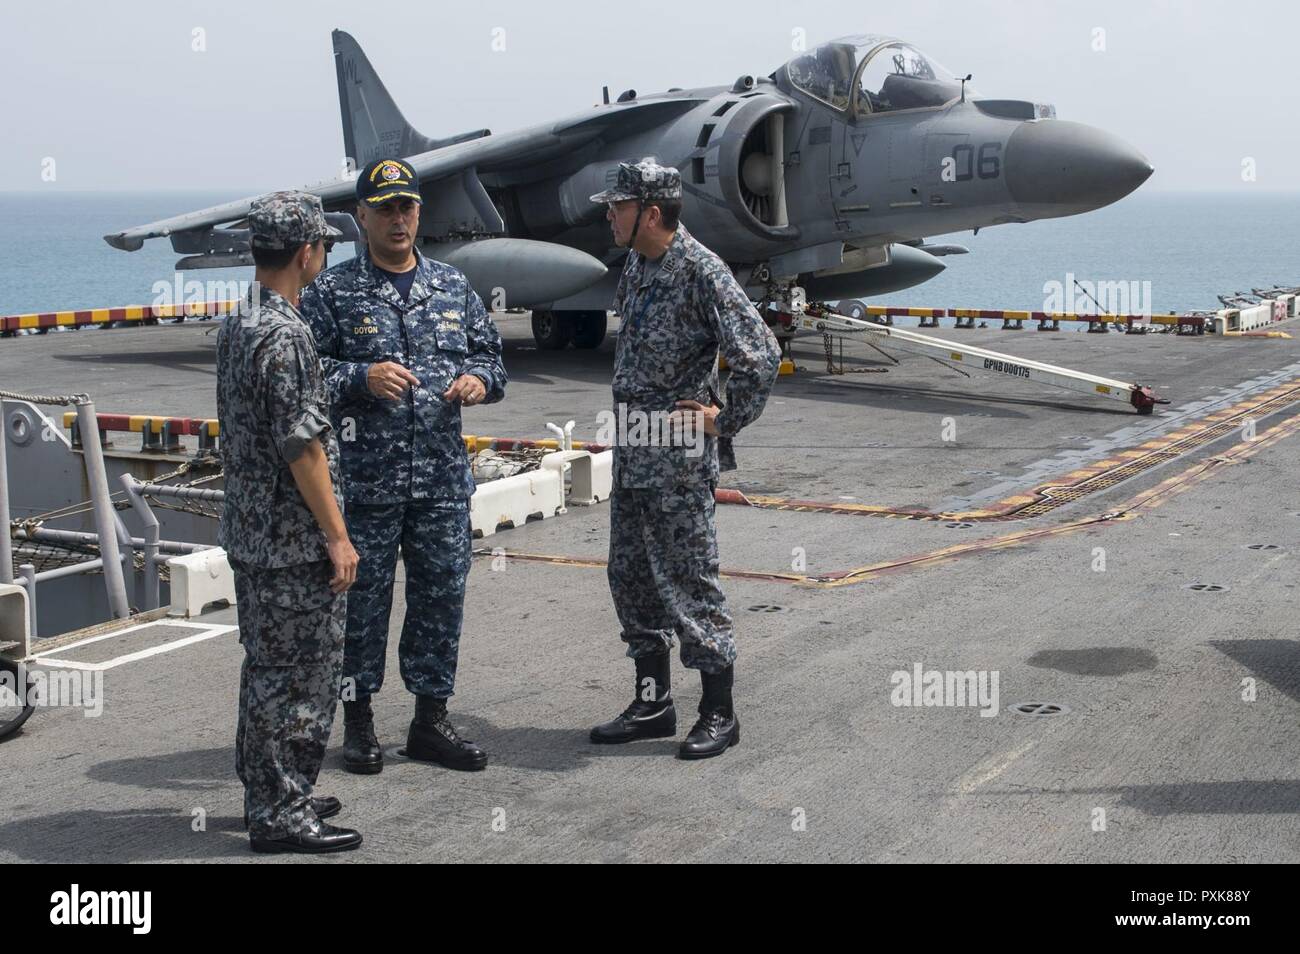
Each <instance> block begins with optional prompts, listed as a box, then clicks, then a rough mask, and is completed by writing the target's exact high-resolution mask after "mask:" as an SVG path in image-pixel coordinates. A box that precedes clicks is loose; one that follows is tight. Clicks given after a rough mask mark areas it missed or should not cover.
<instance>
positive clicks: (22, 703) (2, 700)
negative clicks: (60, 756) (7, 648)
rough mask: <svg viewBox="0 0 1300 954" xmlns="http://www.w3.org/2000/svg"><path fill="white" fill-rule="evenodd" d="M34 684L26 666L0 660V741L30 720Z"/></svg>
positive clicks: (9, 660)
mask: <svg viewBox="0 0 1300 954" xmlns="http://www.w3.org/2000/svg"><path fill="white" fill-rule="evenodd" d="M34 683H35V679H34V678H33V677H32V674H31V673H30V672H29V671H28V669H27V667H26V666H24V665H21V664H19V663H16V662H14V661H13V660H11V659H0V739H4V738H7V737H8V736H11V735H13V734H14V733H15V732H17V731H18V730H19V729H21V728H22V727H23V723H24V722H26V721H27V720H28V719H29V718H31V715H32V710H33V708H34V707H33V705H32V702H31V699H32V695H33V693H32V686H33V684H34ZM20 693H21V695H19V694H20Z"/></svg>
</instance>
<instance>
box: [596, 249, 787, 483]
mask: <svg viewBox="0 0 1300 954" xmlns="http://www.w3.org/2000/svg"><path fill="white" fill-rule="evenodd" d="M644 269H645V263H644V259H643V258H642V256H641V255H640V254H638V253H637V252H634V251H629V252H628V256H627V261H626V262H625V264H624V265H623V274H622V277H621V278H620V279H619V283H618V290H617V291H616V292H615V294H614V311H615V312H617V313H618V314H619V315H620V316H622V323H621V325H620V326H619V333H618V342H617V345H616V347H615V351H614V382H613V389H614V401H615V404H616V407H615V411H614V412H615V415H619V414H620V412H621V410H622V409H623V408H626V410H627V411H634V410H635V411H640V412H655V411H659V412H663V411H671V410H672V408H673V407H674V405H675V404H676V402H677V401H679V400H694V401H699V402H700V403H701V404H710V403H712V404H717V405H719V406H721V407H722V408H723V410H722V411H721V413H719V414H718V417H717V421H716V424H717V428H718V431H719V433H720V434H721V435H722V439H721V440H719V439H717V438H714V437H712V436H705V437H704V441H703V453H693V454H692V453H688V450H692V449H691V448H689V447H687V446H683V445H682V444H681V443H678V444H677V446H662V445H661V446H646V442H644V441H637V440H634V439H632V438H631V437H630V436H629V437H628V439H626V440H624V439H623V437H622V436H620V439H619V441H618V446H616V448H615V451H614V480H615V484H616V486H620V487H677V486H698V485H700V484H702V483H706V482H711V481H716V480H717V479H718V473H719V470H720V469H723V470H730V469H732V468H734V467H735V460H734V457H733V455H732V454H731V438H733V437H735V435H736V434H737V433H738V432H739V431H740V429H741V428H743V427H745V426H746V425H748V424H750V423H751V422H752V421H754V420H756V419H757V418H758V416H759V415H760V414H761V413H763V405H764V403H765V402H766V401H767V395H768V393H769V392H770V391H771V389H772V384H773V382H775V380H776V376H777V371H778V368H779V366H780V361H781V353H780V348H779V346H778V345H777V342H776V336H775V335H773V334H772V330H771V329H770V328H768V327H767V324H766V323H765V322H764V321H763V319H762V318H761V317H760V316H759V314H758V312H757V311H756V310H755V309H754V306H753V305H752V304H751V303H750V301H749V297H748V296H747V295H746V294H745V291H744V289H743V288H741V287H740V284H739V283H738V282H737V281H736V279H735V276H733V275H732V274H731V269H730V268H728V267H727V266H726V264H725V263H724V262H723V261H722V260H721V259H720V258H718V256H716V255H714V254H713V253H712V252H711V251H709V250H708V249H707V248H705V247H704V246H703V245H701V244H700V243H699V242H697V241H696V240H695V239H694V238H692V237H691V234H690V233H689V232H688V231H686V226H684V225H678V227H677V234H676V235H675V236H674V237H673V241H672V244H671V245H670V246H669V247H668V251H667V252H665V253H664V257H663V258H662V259H661V260H660V266H659V269H658V271H657V272H655V274H654V275H653V276H652V277H651V278H650V280H649V281H648V282H647V281H643V280H642V275H643V273H644ZM719 353H720V354H721V355H722V356H723V357H724V358H726V360H727V364H728V365H729V366H730V369H731V374H730V377H729V378H728V379H727V389H726V395H725V397H723V396H722V395H720V394H719V389H718V355H719ZM617 405H621V406H622V407H619V406H617ZM628 430H629V435H630V434H631V428H629V429H628ZM632 445H635V446H632ZM719 445H721V446H719ZM697 447H698V445H697ZM720 453H721V458H722V459H721V466H720V464H719V454H720Z"/></svg>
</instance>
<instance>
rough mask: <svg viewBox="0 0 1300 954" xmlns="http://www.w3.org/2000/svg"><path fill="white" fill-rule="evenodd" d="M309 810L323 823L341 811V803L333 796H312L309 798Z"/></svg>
mask: <svg viewBox="0 0 1300 954" xmlns="http://www.w3.org/2000/svg"><path fill="white" fill-rule="evenodd" d="M311 810H312V811H314V812H315V813H316V817H317V818H319V819H320V820H321V821H324V820H325V819H327V818H333V817H334V816H335V815H337V814H338V813H339V812H341V811H343V803H342V802H340V801H339V800H338V799H337V798H335V797H334V796H333V795H321V796H320V797H317V796H315V795H313V796H312V797H311Z"/></svg>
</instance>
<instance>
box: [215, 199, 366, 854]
mask: <svg viewBox="0 0 1300 954" xmlns="http://www.w3.org/2000/svg"><path fill="white" fill-rule="evenodd" d="M248 224H249V229H250V233H251V234H250V245H251V247H252V254H253V260H254V262H255V263H256V265H257V271H256V283H255V284H254V286H253V288H254V290H253V296H252V297H251V298H250V300H249V301H246V302H244V304H243V307H242V308H241V309H240V311H239V312H238V313H236V314H234V315H231V316H229V317H228V318H227V319H226V321H225V322H224V324H223V325H222V328H221V331H220V333H219V334H218V336H217V414H218V416H219V417H220V419H221V457H222V465H223V470H224V475H225V504H224V508H223V511H222V516H221V527H220V542H221V546H223V547H224V548H225V551H226V556H227V558H228V559H229V561H230V565H231V567H232V568H233V569H234V571H235V595H236V601H237V603H238V611H239V634H240V635H239V638H240V642H241V643H243V645H244V664H243V669H242V670H241V672H240V682H239V727H238V729H237V730H236V740H235V766H236V769H237V771H238V772H239V777H240V780H241V781H243V783H244V819H245V824H246V825H247V827H248V833H249V838H250V842H251V845H252V848H253V850H254V851H261V852H324V851H343V850H346V849H350V848H356V847H357V846H358V845H360V844H361V835H360V834H358V833H357V832H355V831H352V830H350V829H346V828H336V827H334V826H333V825H328V824H325V823H324V822H322V821H321V819H323V818H328V817H330V816H331V815H335V814H337V813H338V812H339V810H340V809H341V807H342V806H341V805H340V804H339V801H338V799H336V798H318V797H314V796H313V795H312V787H313V786H314V785H315V784H316V777H317V774H318V773H319V771H320V766H321V760H322V759H323V758H324V756H325V744H326V742H328V740H329V734H330V727H331V725H332V724H333V722H334V707H335V705H336V699H337V697H338V688H339V672H340V668H341V666H342V663H343V627H344V622H345V619H346V616H347V610H346V603H347V601H346V598H345V596H344V591H345V590H347V588H348V587H349V586H350V585H351V583H352V581H353V580H354V579H355V577H356V567H357V555H356V551H355V550H353V548H352V544H351V543H350V542H349V540H348V535H347V529H346V527H345V526H344V523H343V515H342V509H343V498H342V496H341V494H340V492H339V490H340V488H339V450H338V442H337V440H336V439H335V436H334V432H333V429H332V428H331V426H330V422H329V406H328V401H327V398H326V395H325V386H324V382H323V380H322V376H321V369H320V359H319V357H318V356H317V354H316V348H315V345H314V344H313V341H312V335H311V331H310V330H309V329H308V327H307V325H306V324H305V323H304V322H303V320H302V316H301V315H300V314H299V313H298V309H297V307H295V306H296V305H297V303H298V294H299V292H300V291H301V289H302V287H303V285H305V284H306V283H307V282H309V281H311V280H312V279H313V278H314V277H315V276H316V275H317V274H318V273H319V272H320V270H321V267H322V266H323V265H324V263H325V250H326V246H327V245H328V244H329V243H330V242H332V240H333V239H335V238H337V237H338V236H339V234H340V233H339V231H338V230H337V229H334V228H331V227H330V226H329V225H327V224H326V222H325V217H324V213H323V211H322V208H321V202H320V199H318V198H317V197H316V196H313V195H305V194H303V193H300V192H275V193H271V194H270V195H268V196H263V197H261V198H259V199H257V200H255V201H254V202H253V204H252V206H251V208H250V210H249V214H248Z"/></svg>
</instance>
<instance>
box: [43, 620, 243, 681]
mask: <svg viewBox="0 0 1300 954" xmlns="http://www.w3.org/2000/svg"><path fill="white" fill-rule="evenodd" d="M149 626H175V627H179V628H181V629H193V630H198V632H196V633H195V634H194V635H193V636H182V637H181V638H180V639H173V640H172V641H171V642H168V643H161V644H159V645H157V646H150V647H149V648H148V649H141V650H139V651H137V652H134V653H127V654H126V655H124V656H115V657H114V658H112V659H106V660H104V661H103V662H97V663H87V662H78V661H77V660H75V659H56V658H54V657H55V656H56V655H57V654H58V653H63V652H67V651H68V650H69V649H75V648H77V647H78V646H85V645H88V644H90V643H97V642H100V641H101V640H104V639H110V638H112V637H115V636H123V635H125V634H127V633H132V632H135V631H136V630H139V629H145V628H146V627H149ZM238 629H239V627H238V626H232V625H228V624H226V625H204V624H201V623H181V622H175V623H174V622H171V621H165V622H164V621H161V620H159V621H155V622H152V623H139V624H137V625H135V626H128V627H126V628H125V629H120V630H118V631H117V632H115V633H106V634H104V635H102V636H92V637H90V638H89V639H83V640H80V641H78V642H75V643H69V644H68V645H66V646H59V647H58V648H57V649H51V650H50V651H49V652H47V653H41V654H39V655H37V656H35V657H33V659H32V662H33V663H36V664H37V665H41V666H52V667H56V668H60V669H81V670H84V671H86V672H94V671H100V672H103V671H105V670H108V669H115V668H117V667H118V666H121V665H123V664H125V663H129V662H136V661H137V660H140V659H148V658H149V657H150V656H157V655H159V654H161V653H169V652H171V651H172V650H173V649H182V648H184V647H185V646H193V645H194V644H195V643H201V642H204V641H205V640H208V639H212V638H213V637H214V636H223V635H225V634H226V633H229V632H233V631H235V630H238Z"/></svg>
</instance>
